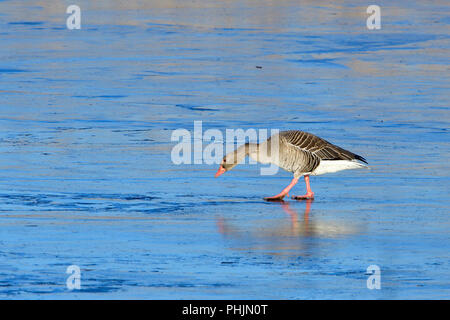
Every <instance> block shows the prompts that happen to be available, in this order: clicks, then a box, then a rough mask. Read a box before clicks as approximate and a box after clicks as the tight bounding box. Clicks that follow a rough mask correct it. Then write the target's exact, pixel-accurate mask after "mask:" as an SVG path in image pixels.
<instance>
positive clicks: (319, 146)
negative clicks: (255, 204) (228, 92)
mask: <svg viewBox="0 0 450 320" xmlns="http://www.w3.org/2000/svg"><path fill="white" fill-rule="evenodd" d="M247 155H248V156H249V157H250V158H252V159H253V160H255V161H258V162H260V163H272V164H275V165H277V166H278V167H280V168H282V169H284V170H286V171H288V172H292V173H293V174H294V179H293V180H292V182H291V184H290V185H289V186H288V187H286V188H285V189H284V190H283V191H282V192H281V193H280V194H278V195H276V196H274V197H269V198H265V199H266V200H282V199H283V198H284V196H285V195H286V194H288V192H289V190H290V189H291V188H292V187H293V186H294V185H295V184H296V183H297V181H298V179H299V178H300V177H301V176H304V178H305V182H306V188H307V194H306V195H305V196H301V197H295V198H296V199H312V198H314V193H313V192H312V191H311V188H310V186H309V176H310V175H321V174H325V173H331V172H338V171H342V170H348V169H359V168H364V167H367V166H366V165H365V164H363V163H361V162H364V163H367V161H366V159H364V158H363V157H361V156H359V155H357V154H355V153H353V152H350V151H348V150H345V149H343V148H341V147H338V146H336V145H334V144H332V143H330V142H328V141H326V140H324V139H322V138H320V137H318V136H315V135H313V134H311V133H308V132H304V131H299V130H289V131H281V132H280V133H278V134H276V135H273V136H271V137H270V138H269V139H267V140H266V141H264V142H262V143H260V144H254V143H246V144H245V145H242V146H240V147H239V148H238V149H236V150H235V151H234V152H231V153H229V154H227V155H226V156H225V157H224V158H223V160H222V163H221V166H220V168H219V170H218V171H217V173H216V177H218V176H220V175H221V174H223V173H224V172H226V171H229V170H231V169H232V168H234V167H235V166H236V165H237V164H238V163H240V162H241V161H242V160H244V159H245V157H246V156H247Z"/></svg>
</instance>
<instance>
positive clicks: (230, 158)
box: [215, 151, 238, 178]
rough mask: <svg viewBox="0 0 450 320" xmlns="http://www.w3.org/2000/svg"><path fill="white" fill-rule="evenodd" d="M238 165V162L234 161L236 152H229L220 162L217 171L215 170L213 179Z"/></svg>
mask: <svg viewBox="0 0 450 320" xmlns="http://www.w3.org/2000/svg"><path fill="white" fill-rule="evenodd" d="M237 165H238V161H237V159H236V151H234V152H230V153H229V154H227V155H226V156H225V157H223V159H222V162H221V163H220V167H219V170H217V172H216V175H215V177H216V178H217V177H218V176H220V175H221V174H224V173H225V172H227V171H229V170H231V169H233V168H234V167H236V166H237Z"/></svg>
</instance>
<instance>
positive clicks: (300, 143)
mask: <svg viewBox="0 0 450 320" xmlns="http://www.w3.org/2000/svg"><path fill="white" fill-rule="evenodd" d="M280 135H281V136H282V137H283V138H284V139H285V141H286V143H288V144H290V145H292V146H295V147H297V148H300V149H302V150H304V151H307V152H310V153H312V154H314V155H316V156H318V157H319V158H320V159H322V160H360V161H362V162H365V163H367V161H366V159H364V158H363V157H361V156H359V155H357V154H354V153H353V152H350V151H348V150H345V149H342V148H341V147H338V146H336V145H334V144H332V143H330V142H328V141H326V140H324V139H322V138H319V137H317V136H315V135H313V134H311V133H308V132H304V131H299V130H290V131H282V132H280Z"/></svg>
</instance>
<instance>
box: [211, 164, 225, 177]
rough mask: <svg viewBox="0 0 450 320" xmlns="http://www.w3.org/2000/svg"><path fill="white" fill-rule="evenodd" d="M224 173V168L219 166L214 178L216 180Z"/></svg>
mask: <svg viewBox="0 0 450 320" xmlns="http://www.w3.org/2000/svg"><path fill="white" fill-rule="evenodd" d="M225 171H226V170H225V168H224V167H222V166H220V167H219V170H217V172H216V175H215V176H214V177H216V178H217V177H218V176H220V175H221V174H223V173H224V172H225Z"/></svg>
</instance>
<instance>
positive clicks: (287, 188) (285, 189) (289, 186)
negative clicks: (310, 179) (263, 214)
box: [264, 178, 298, 201]
mask: <svg viewBox="0 0 450 320" xmlns="http://www.w3.org/2000/svg"><path fill="white" fill-rule="evenodd" d="M297 181H298V178H294V179H292V181H291V183H290V184H289V185H288V186H287V187H286V188H284V189H283V191H281V192H280V193H279V194H277V195H276V196H273V197H267V198H264V200H267V201H281V200H283V198H284V196H285V195H287V194H288V193H289V190H291V189H292V187H293V186H295V184H296V183H297Z"/></svg>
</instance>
